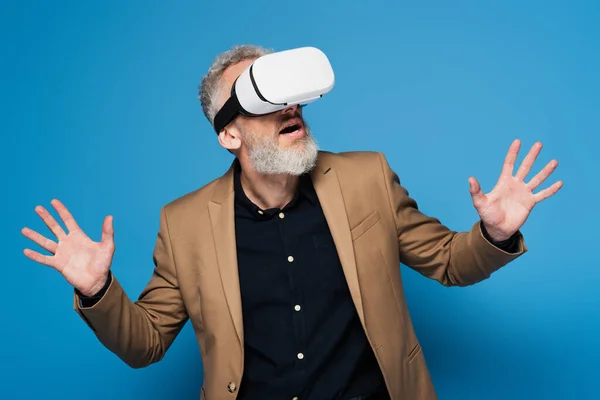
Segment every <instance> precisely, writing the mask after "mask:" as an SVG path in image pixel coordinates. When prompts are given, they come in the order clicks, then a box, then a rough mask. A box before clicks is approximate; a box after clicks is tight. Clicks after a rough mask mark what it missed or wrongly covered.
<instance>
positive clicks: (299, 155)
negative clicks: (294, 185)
mask: <svg viewBox="0 0 600 400" xmlns="http://www.w3.org/2000/svg"><path fill="white" fill-rule="evenodd" d="M304 129H305V130H306V136H304V137H303V138H302V139H299V140H298V141H297V142H296V143H298V144H300V143H302V149H298V148H296V146H291V147H289V148H282V147H280V146H279V143H278V140H277V138H276V137H275V138H268V139H264V140H260V139H257V137H256V135H253V134H246V135H244V143H245V144H246V146H247V147H248V153H249V156H250V161H251V162H252V166H253V167H254V169H255V170H256V172H258V173H259V174H269V175H274V174H285V175H296V176H297V175H302V174H304V173H307V172H310V171H311V170H312V169H313V168H314V167H315V166H316V164H317V156H318V152H319V146H318V144H317V142H316V140H315V139H314V138H313V136H312V135H311V133H310V129H309V127H308V125H306V124H305V125H304Z"/></svg>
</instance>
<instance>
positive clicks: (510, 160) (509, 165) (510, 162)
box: [502, 139, 521, 176]
mask: <svg viewBox="0 0 600 400" xmlns="http://www.w3.org/2000/svg"><path fill="white" fill-rule="evenodd" d="M520 148H521V141H520V140H519V139H515V140H514V141H513V142H512V144H511V145H510V148H509V149H508V152H507V153H506V157H505V158H504V166H503V167H502V175H507V176H512V173H513V168H514V166H515V161H516V160H517V155H518V154H519V149H520Z"/></svg>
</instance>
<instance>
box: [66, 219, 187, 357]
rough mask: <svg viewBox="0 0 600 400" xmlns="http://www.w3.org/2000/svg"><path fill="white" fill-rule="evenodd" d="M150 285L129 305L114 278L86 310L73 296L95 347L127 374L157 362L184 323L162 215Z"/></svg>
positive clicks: (171, 253) (182, 305)
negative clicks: (120, 363)
mask: <svg viewBox="0 0 600 400" xmlns="http://www.w3.org/2000/svg"><path fill="white" fill-rule="evenodd" d="M153 260H154V270H153V273H152V276H151V278H150V281H149V282H148V284H147V285H146V287H145V288H144V290H143V291H142V293H141V294H140V296H139V298H138V299H137V301H135V302H133V301H132V300H130V299H129V298H128V296H127V295H126V294H125V291H124V290H123V288H122V287H121V285H120V283H119V281H118V280H117V279H116V277H115V276H114V274H113V276H112V281H111V283H110V285H109V287H108V289H107V290H106V292H105V293H104V295H103V296H102V298H101V299H100V300H99V301H98V302H96V303H95V304H94V305H93V306H91V307H83V306H82V305H81V302H80V298H79V296H78V294H77V293H75V303H74V308H75V311H76V312H77V313H78V314H79V315H80V316H81V317H82V318H83V319H84V320H85V322H86V323H87V324H88V326H89V327H90V328H91V329H92V330H93V331H94V333H95V335H96V336H97V337H98V339H99V340H100V342H101V343H102V344H103V345H104V346H105V347H106V348H108V349H109V350H110V351H112V352H113V353H115V354H116V355H117V356H118V357H120V358H121V359H122V360H123V361H124V362H125V363H127V364H128V365H129V366H131V367H132V368H142V367H145V366H148V365H150V364H152V363H154V362H157V361H159V360H161V359H162V358H163V357H164V355H165V352H166V351H167V349H168V348H169V347H170V345H171V343H172V342H173V340H174V339H175V337H176V336H177V334H178V333H179V332H180V331H181V328H182V327H183V326H184V325H185V323H186V322H187V319H188V318H189V317H188V315H187V312H186V309H185V307H184V304H183V300H182V298H181V294H180V292H179V284H178V282H177V275H176V270H175V262H174V259H173V252H172V248H171V243H170V237H169V228H168V223H167V216H166V212H165V209H164V208H163V209H161V213H160V228H159V231H158V237H157V240H156V245H155V248H154V252H153Z"/></svg>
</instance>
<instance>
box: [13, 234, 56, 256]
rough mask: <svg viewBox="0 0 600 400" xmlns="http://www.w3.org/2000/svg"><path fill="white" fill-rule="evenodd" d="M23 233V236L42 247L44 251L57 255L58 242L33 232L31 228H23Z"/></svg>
mask: <svg viewBox="0 0 600 400" xmlns="http://www.w3.org/2000/svg"><path fill="white" fill-rule="evenodd" d="M21 233H23V236H25V237H26V238H27V239H30V240H32V241H33V242H35V243H37V244H38V245H40V247H42V248H43V249H44V250H46V251H49V252H50V253H52V254H55V253H56V247H57V244H56V242H54V241H52V240H50V239H48V238H46V237H44V236H42V235H40V234H39V233H37V232H35V231H32V230H31V229H29V228H23V229H22V230H21Z"/></svg>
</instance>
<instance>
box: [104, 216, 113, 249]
mask: <svg viewBox="0 0 600 400" xmlns="http://www.w3.org/2000/svg"><path fill="white" fill-rule="evenodd" d="M114 235H115V230H114V228H113V217H112V215H109V216H107V217H106V218H104V223H103V224H102V244H103V245H106V246H110V247H114V244H115V237H114Z"/></svg>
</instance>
